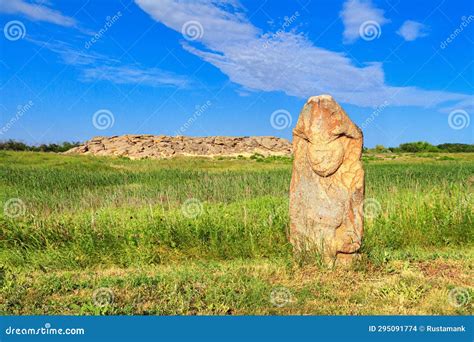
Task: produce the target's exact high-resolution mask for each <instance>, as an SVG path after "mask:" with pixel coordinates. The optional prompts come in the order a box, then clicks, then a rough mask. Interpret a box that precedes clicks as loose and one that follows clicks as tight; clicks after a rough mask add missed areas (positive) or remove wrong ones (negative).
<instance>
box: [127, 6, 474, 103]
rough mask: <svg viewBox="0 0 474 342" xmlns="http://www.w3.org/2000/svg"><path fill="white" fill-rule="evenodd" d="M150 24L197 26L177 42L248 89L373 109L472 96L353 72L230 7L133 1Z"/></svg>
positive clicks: (374, 72) (340, 57) (373, 69)
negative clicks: (194, 34) (193, 34)
mask: <svg viewBox="0 0 474 342" xmlns="http://www.w3.org/2000/svg"><path fill="white" fill-rule="evenodd" d="M136 2H137V4H138V5H139V6H140V7H141V8H142V9H143V10H144V11H145V12H147V13H149V14H150V15H151V16H152V17H153V18H154V19H155V20H157V21H159V22H161V23H163V24H164V25H166V26H167V27H169V28H171V29H173V30H174V31H176V32H178V33H180V34H181V29H182V27H183V25H184V24H185V23H186V22H188V21H190V20H194V21H199V23H200V24H201V26H202V29H203V32H202V36H201V35H199V37H201V38H198V39H197V40H196V41H193V42H187V41H186V40H185V39H182V46H183V48H184V49H186V50H187V51H189V52H190V53H192V54H194V55H196V56H199V57H200V58H202V59H203V60H205V61H207V62H209V63H211V64H212V65H214V66H216V67H217V68H218V69H220V70H221V71H222V72H223V73H224V74H226V75H227V76H228V77H229V78H230V80H231V81H233V82H235V83H237V84H239V85H241V86H243V87H244V88H246V89H250V90H260V91H282V92H284V93H286V94H288V95H291V96H297V97H302V98H307V97H309V96H312V95H318V94H324V93H326V94H327V93H328V94H331V95H332V96H334V97H335V98H336V99H337V100H338V101H341V102H344V103H349V104H353V105H357V106H361V107H375V106H378V105H381V104H382V103H384V102H385V101H387V102H388V104H389V105H392V106H422V107H423V106H427V107H432V106H437V105H440V104H443V103H446V102H450V105H451V104H452V103H453V102H456V101H466V100H468V99H472V98H473V97H472V96H469V95H465V94H458V93H449V92H444V91H429V90H423V89H419V88H416V87H394V86H389V85H387V84H386V83H385V76H384V72H383V68H382V64H381V63H368V64H367V65H366V66H363V67H357V66H355V65H353V64H352V62H351V60H350V59H349V58H348V57H347V56H346V55H344V54H343V53H338V52H333V51H329V50H326V49H323V48H320V47H317V46H315V45H314V44H313V43H312V42H311V41H309V40H308V38H307V37H305V36H304V35H302V34H297V33H295V32H283V33H281V34H278V35H275V34H271V33H263V32H262V31H261V30H260V29H258V28H257V27H255V26H253V25H252V24H251V23H250V22H249V21H248V20H247V19H246V17H245V15H244V12H243V10H242V9H241V8H240V7H236V6H238V4H237V3H235V2H232V3H230V2H222V1H220V2H219V3H218V4H217V1H203V0H201V1H193V2H181V1H177V0H160V1H153V0H136Z"/></svg>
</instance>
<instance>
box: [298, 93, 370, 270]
mask: <svg viewBox="0 0 474 342" xmlns="http://www.w3.org/2000/svg"><path fill="white" fill-rule="evenodd" d="M362 142H363V137H362V131H361V130H360V129H359V128H358V127H357V126H356V125H355V124H354V123H353V122H352V121H351V119H349V117H348V116H347V114H346V113H345V112H344V110H343V109H342V108H341V107H340V106H339V105H338V104H337V103H336V101H334V99H333V98H332V97H331V96H328V95H321V96H315V97H311V98H310V99H309V100H308V101H307V102H306V104H305V106H304V107H303V110H302V111H301V114H300V117H299V120H298V123H297V124H296V127H295V129H294V131H293V150H294V161H293V175H292V179H291V185H290V238H291V242H292V243H293V245H294V246H295V248H296V249H297V250H302V249H303V250H313V251H314V250H316V251H319V252H320V254H322V256H323V257H324V259H325V260H326V261H329V262H334V261H336V260H337V261H340V262H341V263H347V262H348V261H351V260H352V259H353V257H354V256H357V251H358V250H359V248H360V245H361V241H362V233H363V223H364V222H363V216H362V215H363V208H362V206H363V200H364V170H363V167H362V162H361V155H362Z"/></svg>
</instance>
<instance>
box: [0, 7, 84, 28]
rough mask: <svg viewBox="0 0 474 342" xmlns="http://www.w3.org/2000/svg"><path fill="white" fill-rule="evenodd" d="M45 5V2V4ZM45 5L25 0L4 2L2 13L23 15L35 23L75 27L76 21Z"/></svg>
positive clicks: (1, 8) (0, 10) (0, 11)
mask: <svg viewBox="0 0 474 342" xmlns="http://www.w3.org/2000/svg"><path fill="white" fill-rule="evenodd" d="M43 3H44V2H43ZM43 3H28V2H26V1H24V0H2V1H1V2H0V13H7V14H22V15H24V16H26V17H27V18H29V19H31V20H34V21H46V22H49V23H53V24H56V25H61V26H68V27H71V26H75V25H76V20H75V19H74V18H71V17H67V16H65V15H63V14H61V12H59V11H57V10H54V9H51V8H49V7H46V6H44V5H43Z"/></svg>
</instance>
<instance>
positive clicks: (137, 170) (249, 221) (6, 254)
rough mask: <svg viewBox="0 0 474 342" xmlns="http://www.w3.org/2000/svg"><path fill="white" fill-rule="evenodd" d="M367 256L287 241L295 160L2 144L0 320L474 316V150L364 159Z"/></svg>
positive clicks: (364, 248) (0, 160)
mask: <svg viewBox="0 0 474 342" xmlns="http://www.w3.org/2000/svg"><path fill="white" fill-rule="evenodd" d="M364 161H365V165H366V175H367V177H366V198H367V203H366V204H367V210H368V212H367V213H366V223H365V224H366V232H365V240H364V244H363V247H362V252H363V258H362V259H361V261H360V262H359V263H358V264H356V265H354V267H353V268H351V269H335V270H331V269H328V268H326V267H324V266H322V265H320V264H319V263H318V260H317V258H311V257H309V256H306V257H305V258H302V257H298V258H296V257H294V256H293V255H292V250H291V246H290V245H289V244H288V241H287V229H288V220H289V219H288V188H289V181H290V177H291V161H290V160H286V159H282V158H267V159H262V158H256V159H220V160H207V159H184V158H183V159H173V160H162V161H158V160H142V161H131V160H128V159H112V158H97V157H85V156H62V155H55V154H47V153H33V152H0V204H1V206H2V208H3V210H0V313H1V314H22V315H23V314H73V315H76V314H160V315H162V314H163V315H175V314H178V315H181V314H183V315H195V314H198V315H201V314H210V315H214V314H218V315H241V314H265V315H267V314H276V315H287V314H316V315H337V314H355V315H361V314H472V312H473V304H472V299H473V298H474V291H473V286H474V284H473V279H474V273H473V260H474V248H473V246H474V230H473V226H474V224H473V201H474V199H473V197H472V193H473V190H474V154H438V153H434V154H423V155H410V154H390V155H389V154H382V155H366V156H364Z"/></svg>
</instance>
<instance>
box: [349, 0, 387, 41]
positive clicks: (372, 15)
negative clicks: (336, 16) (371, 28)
mask: <svg viewBox="0 0 474 342" xmlns="http://www.w3.org/2000/svg"><path fill="white" fill-rule="evenodd" d="M340 16H341V18H342V22H343V24H344V33H343V36H344V43H353V42H355V41H356V40H357V39H359V38H361V31H363V29H364V26H365V25H364V24H365V23H371V22H372V23H376V27H377V26H378V27H377V28H376V30H381V27H382V26H383V25H384V24H386V23H388V22H390V20H388V19H387V18H385V16H384V11H383V10H382V9H379V8H377V7H375V6H374V5H373V4H372V1H371V0H347V1H346V2H345V3H344V5H343V6H342V11H341V13H340ZM380 33H381V32H380ZM377 34H378V32H377Z"/></svg>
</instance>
